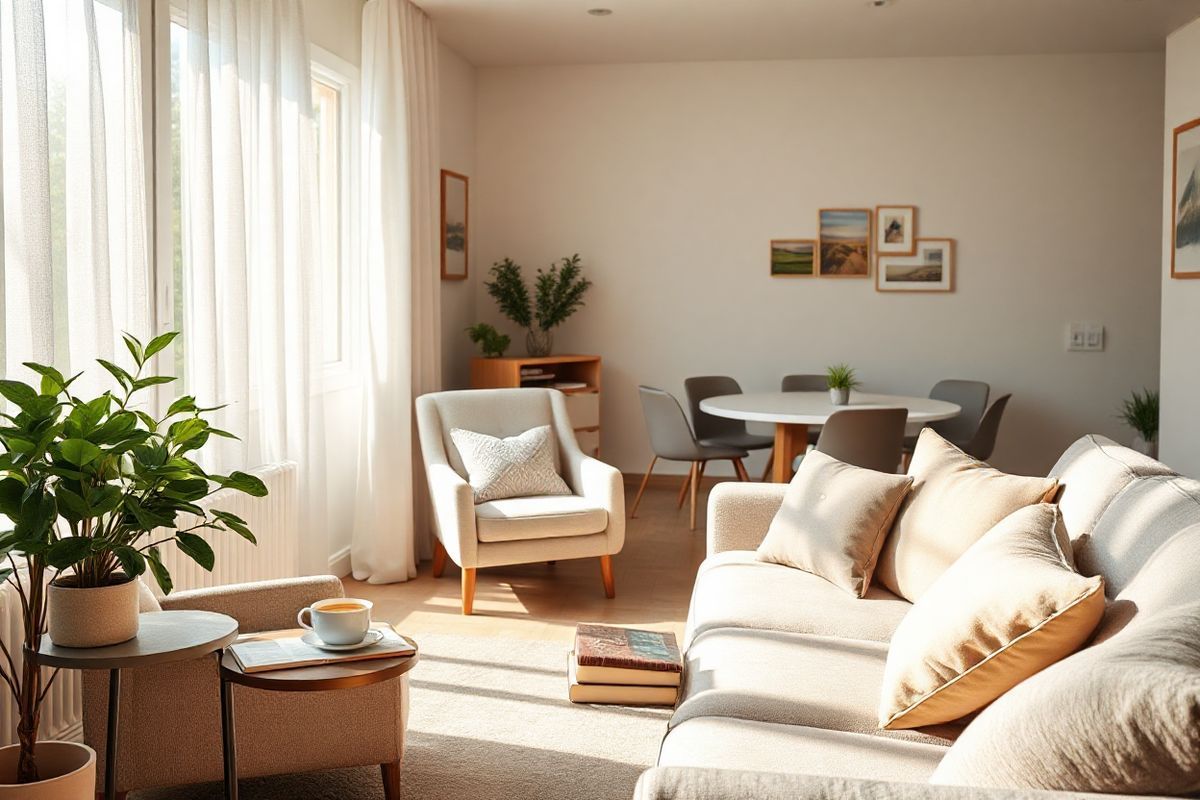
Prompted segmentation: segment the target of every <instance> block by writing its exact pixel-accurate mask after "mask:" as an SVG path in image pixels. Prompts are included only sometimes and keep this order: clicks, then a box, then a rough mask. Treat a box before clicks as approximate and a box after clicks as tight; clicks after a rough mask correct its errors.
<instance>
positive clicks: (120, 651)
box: [27, 611, 238, 800]
mask: <svg viewBox="0 0 1200 800" xmlns="http://www.w3.org/2000/svg"><path fill="white" fill-rule="evenodd" d="M237 633H238V623H237V620H235V619H234V618H233V617H227V616H225V615H224V614H214V613H212V612H209V611H154V612H149V613H146V614H141V615H139V617H138V635H137V636H135V637H134V638H132V639H130V640H129V641H127V642H121V643H120V644H114V645H109V646H108V647H59V646H58V645H56V644H54V642H52V641H50V637H49V636H45V637H43V638H42V646H41V647H40V648H39V649H38V652H37V653H29V652H28V651H27V653H28V655H30V656H32V657H33V658H34V660H35V661H37V663H38V664H39V665H40V666H43V667H59V668H62V669H106V670H108V732H107V736H106V738H105V745H104V798H105V800H116V796H117V749H118V747H119V744H118V740H117V722H118V717H119V716H120V709H121V670H123V669H129V668H131V667H149V666H153V665H154V664H165V663H167V662H169V661H187V660H190V659H193V658H200V657H201V656H206V655H209V654H210V653H220V652H221V651H222V650H224V648H225V647H227V646H228V645H230V644H232V643H233V640H234V639H236V638H237Z"/></svg>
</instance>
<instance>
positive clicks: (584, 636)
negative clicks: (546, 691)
mask: <svg viewBox="0 0 1200 800" xmlns="http://www.w3.org/2000/svg"><path fill="white" fill-rule="evenodd" d="M575 659H576V661H577V662H578V663H579V666H581V667H617V668H620V669H645V670H654V671H656V672H681V671H682V670H683V659H682V658H680V656H679V645H678V644H676V642H675V634H673V633H660V632H658V631H643V630H636V629H633V628H614V627H612V626H611V625H592V624H586V623H585V624H582V625H580V626H579V627H578V628H576V629H575Z"/></svg>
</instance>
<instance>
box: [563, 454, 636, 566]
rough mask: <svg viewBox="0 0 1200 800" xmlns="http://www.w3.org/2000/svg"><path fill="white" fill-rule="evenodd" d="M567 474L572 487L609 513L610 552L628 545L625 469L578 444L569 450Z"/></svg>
mask: <svg viewBox="0 0 1200 800" xmlns="http://www.w3.org/2000/svg"><path fill="white" fill-rule="evenodd" d="M567 457H568V463H567V470H566V471H567V476H568V479H569V483H570V484H571V486H572V488H573V489H574V490H575V491H576V492H577V493H578V494H580V495H582V496H583V497H586V498H587V499H589V500H591V501H592V502H594V503H596V504H597V505H599V506H601V507H602V508H603V509H604V510H606V511H607V512H608V529H607V534H608V547H609V554H610V555H612V554H615V553H619V552H621V548H622V547H623V546H624V545H625V480H624V478H622V477H621V471H620V470H619V469H617V468H616V467H614V466H612V465H610V464H606V463H604V462H603V461H601V460H600V459H598V458H592V457H591V456H586V455H584V454H583V453H582V451H580V450H579V449H578V448H577V447H576V448H572V449H571V450H568V451H567Z"/></svg>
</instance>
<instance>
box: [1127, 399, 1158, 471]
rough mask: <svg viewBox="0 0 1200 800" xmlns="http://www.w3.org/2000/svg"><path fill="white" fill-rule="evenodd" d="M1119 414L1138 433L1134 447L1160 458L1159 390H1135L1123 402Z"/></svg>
mask: <svg viewBox="0 0 1200 800" xmlns="http://www.w3.org/2000/svg"><path fill="white" fill-rule="evenodd" d="M1118 416H1120V418H1121V420H1122V421H1124V423H1125V424H1126V425H1128V426H1129V427H1131V428H1133V430H1134V433H1135V434H1136V435H1135V436H1134V441H1133V446H1134V449H1136V450H1138V451H1140V452H1142V453H1145V454H1146V455H1148V456H1150V457H1151V458H1158V392H1157V391H1156V390H1154V389H1143V390H1142V391H1140V392H1138V391H1134V392H1133V394H1132V395H1130V396H1129V397H1128V398H1126V399H1125V401H1124V402H1123V403H1122V404H1121V412H1120V414H1119V415H1118Z"/></svg>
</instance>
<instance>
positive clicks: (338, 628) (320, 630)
mask: <svg viewBox="0 0 1200 800" xmlns="http://www.w3.org/2000/svg"><path fill="white" fill-rule="evenodd" d="M371 607H372V603H371V601H370V600H359V599H357V598H354V597H331V598H330V599H328V600H318V601H317V602H315V603H313V604H312V605H311V606H307V607H305V608H302V609H300V613H299V614H297V615H296V622H298V623H300V625H301V627H304V628H308V629H309V630H310V631H312V632H314V633H315V634H317V638H318V639H320V640H321V641H322V642H324V643H325V644H358V643H359V642H361V641H362V640H363V639H364V638H366V635H367V631H368V630H370V629H371ZM305 614H307V615H308V617H309V619H311V622H305V621H304V616H305Z"/></svg>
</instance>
